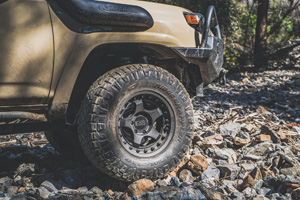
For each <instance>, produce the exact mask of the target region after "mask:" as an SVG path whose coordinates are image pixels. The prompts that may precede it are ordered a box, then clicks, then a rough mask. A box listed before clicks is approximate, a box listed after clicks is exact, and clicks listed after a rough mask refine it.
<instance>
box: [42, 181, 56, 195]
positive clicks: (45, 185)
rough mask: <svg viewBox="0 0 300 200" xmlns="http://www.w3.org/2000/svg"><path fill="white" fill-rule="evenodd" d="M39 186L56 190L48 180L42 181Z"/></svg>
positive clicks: (54, 191)
mask: <svg viewBox="0 0 300 200" xmlns="http://www.w3.org/2000/svg"><path fill="white" fill-rule="evenodd" d="M41 187H44V188H46V189H47V190H48V191H49V192H53V193H57V192H58V190H57V189H56V187H55V186H54V185H53V184H52V183H51V182H49V181H44V182H43V183H42V184H41Z"/></svg>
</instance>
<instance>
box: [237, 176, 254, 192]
mask: <svg viewBox="0 0 300 200" xmlns="http://www.w3.org/2000/svg"><path fill="white" fill-rule="evenodd" d="M254 185H255V180H254V179H253V177H252V176H251V175H248V176H246V178H245V179H244V180H243V182H242V184H240V185H239V186H238V190H239V191H243V190H244V189H246V188H248V187H252V186H254Z"/></svg>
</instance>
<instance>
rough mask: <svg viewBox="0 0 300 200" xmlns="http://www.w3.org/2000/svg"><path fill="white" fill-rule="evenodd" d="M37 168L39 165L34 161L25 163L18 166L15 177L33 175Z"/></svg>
mask: <svg viewBox="0 0 300 200" xmlns="http://www.w3.org/2000/svg"><path fill="white" fill-rule="evenodd" d="M36 169H37V166H36V165H35V164H33V163H23V164H21V165H20V166H19V167H18V168H17V170H16V172H15V175H14V177H17V176H27V177H28V176H31V175H32V174H33V173H34V172H35V170H36Z"/></svg>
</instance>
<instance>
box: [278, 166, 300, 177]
mask: <svg viewBox="0 0 300 200" xmlns="http://www.w3.org/2000/svg"><path fill="white" fill-rule="evenodd" d="M280 172H281V173H282V174H285V175H290V176H300V166H297V167H290V168H283V169H281V170H280Z"/></svg>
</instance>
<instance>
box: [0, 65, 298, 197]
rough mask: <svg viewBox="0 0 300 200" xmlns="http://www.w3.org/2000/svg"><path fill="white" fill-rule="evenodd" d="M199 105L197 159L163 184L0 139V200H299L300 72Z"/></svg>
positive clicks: (253, 82) (37, 138)
mask: <svg viewBox="0 0 300 200" xmlns="http://www.w3.org/2000/svg"><path fill="white" fill-rule="evenodd" d="M193 103H194V107H195V121H196V131H195V137H194V140H193V146H192V148H191V151H190V154H189V155H188V156H187V157H186V159H185V160H184V161H183V162H182V163H181V165H180V167H178V169H176V170H175V171H173V172H172V173H171V174H170V175H169V177H167V178H166V179H164V180H157V181H155V182H152V181H150V180H145V179H143V180H139V181H137V182H135V183H133V184H131V185H128V184H126V183H122V182H119V181H115V180H113V179H111V178H109V177H107V176H105V175H103V174H101V173H99V171H97V170H96V169H95V168H94V167H93V166H91V165H90V164H89V162H88V161H87V160H85V159H83V157H82V156H80V153H76V152H74V153H73V154H72V155H64V156H62V155H59V154H58V153H57V152H56V151H55V149H54V148H53V147H51V146H50V145H49V144H48V141H47V140H46V139H45V136H44V135H43V134H36V133H28V134H22V135H11V136H1V137H0V199H85V200H89V199H136V200H140V199H201V200H202V199H203V200H205V199H254V200H261V199H272V200H273V199H274V200H275V199H276V200H277V199H300V164H299V163H300V68H296V69H293V70H283V71H268V72H264V73H257V74H253V73H235V74H231V75H230V76H229V80H228V83H227V84H226V85H224V86H223V85H219V84H212V85H210V86H209V87H208V88H206V89H205V97H203V98H201V99H197V98H194V99H193ZM71 158H72V159H71Z"/></svg>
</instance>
